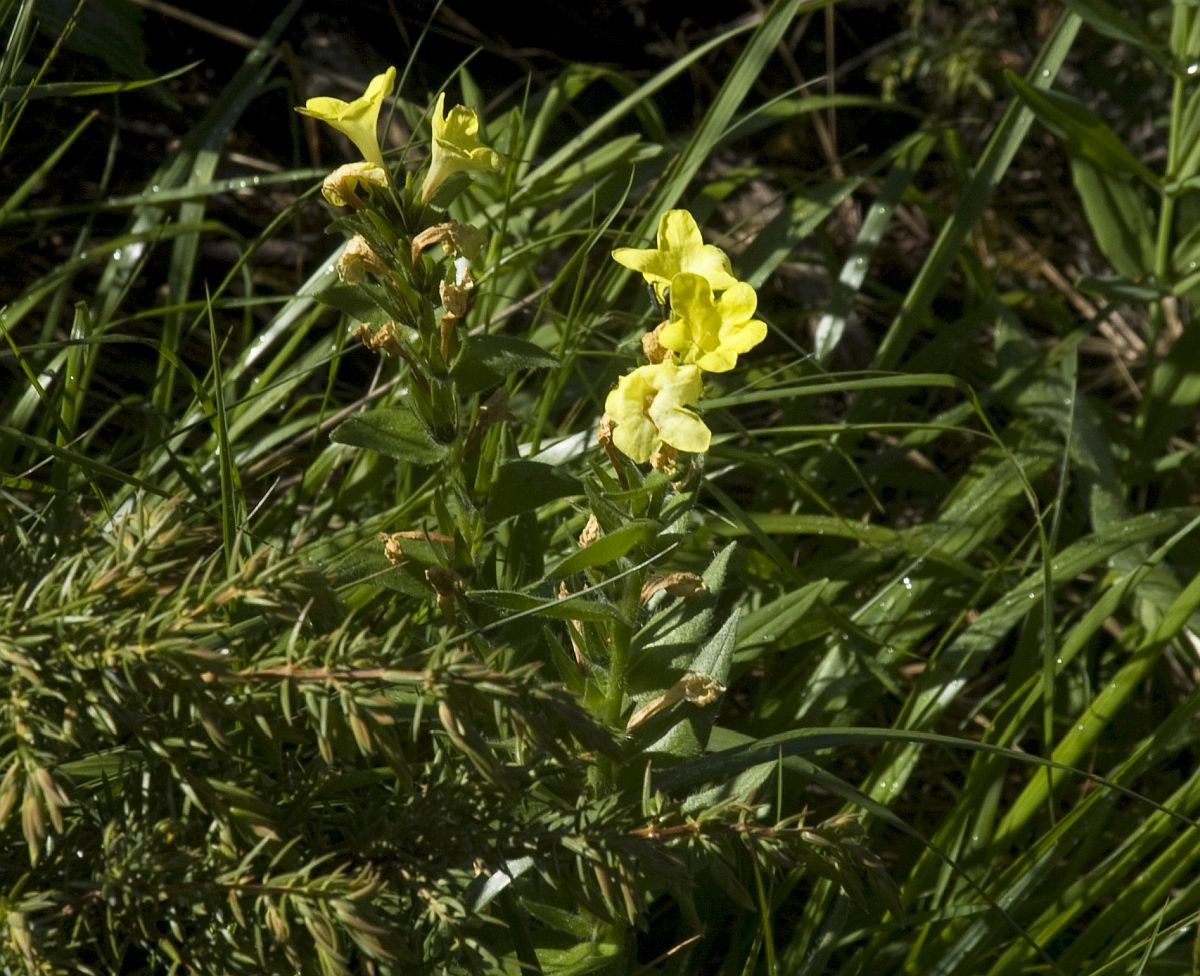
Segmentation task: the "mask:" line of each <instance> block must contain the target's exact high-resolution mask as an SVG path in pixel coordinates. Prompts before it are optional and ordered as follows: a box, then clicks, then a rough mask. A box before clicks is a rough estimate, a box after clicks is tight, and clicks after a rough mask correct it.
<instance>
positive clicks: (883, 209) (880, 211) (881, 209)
mask: <svg viewBox="0 0 1200 976" xmlns="http://www.w3.org/2000/svg"><path fill="white" fill-rule="evenodd" d="M875 212H876V213H877V214H879V216H880V217H886V216H887V212H888V208H887V207H885V206H883V205H882V204H880V205H879V206H878V207H876V208H875Z"/></svg>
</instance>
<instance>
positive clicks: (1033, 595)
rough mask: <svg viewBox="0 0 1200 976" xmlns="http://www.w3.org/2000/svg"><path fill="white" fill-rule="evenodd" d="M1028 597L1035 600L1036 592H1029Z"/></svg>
mask: <svg viewBox="0 0 1200 976" xmlns="http://www.w3.org/2000/svg"><path fill="white" fill-rule="evenodd" d="M1029 599H1031V600H1036V599H1037V594H1036V593H1030V594H1029Z"/></svg>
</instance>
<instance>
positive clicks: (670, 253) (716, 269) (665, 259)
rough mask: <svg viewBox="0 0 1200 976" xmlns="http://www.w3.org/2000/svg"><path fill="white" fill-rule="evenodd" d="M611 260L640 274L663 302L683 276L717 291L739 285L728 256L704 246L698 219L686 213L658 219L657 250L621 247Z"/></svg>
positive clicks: (718, 249) (712, 247) (710, 245)
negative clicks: (701, 280) (695, 278)
mask: <svg viewBox="0 0 1200 976" xmlns="http://www.w3.org/2000/svg"><path fill="white" fill-rule="evenodd" d="M612 257H613V260H614V261H616V262H617V263H618V264H620V265H623V266H624V267H626V268H629V269H630V270H631V271H638V272H640V273H641V275H642V276H643V277H644V278H645V279H646V280H647V281H648V282H650V284H652V285H653V286H654V290H655V292H656V293H657V294H658V297H659V300H660V301H661V300H662V299H663V298H664V297H665V295H666V291H667V288H669V287H670V285H671V279H672V278H674V277H675V276H676V275H677V274H679V273H680V272H688V273H690V274H697V275H700V276H701V277H702V278H704V279H705V280H706V281H707V282H708V284H709V286H710V287H711V288H713V289H716V290H718V291H720V290H722V289H724V288H729V287H731V286H733V285H735V284H736V283H737V279H736V278H734V276H733V274H732V272H731V270H730V265H729V258H728V257H726V255H725V252H724V251H722V250H721V249H720V248H719V247H715V246H714V245H712V244H705V243H704V239H703V237H702V236H701V234H700V228H699V226H698V225H697V224H696V218H695V217H693V216H692V215H691V214H690V213H689V212H688V211H686V210H668V211H667V212H666V213H665V214H663V215H662V216H661V217H660V218H659V221H658V247H657V248H634V247H619V248H617V249H616V250H614V251H613V252H612Z"/></svg>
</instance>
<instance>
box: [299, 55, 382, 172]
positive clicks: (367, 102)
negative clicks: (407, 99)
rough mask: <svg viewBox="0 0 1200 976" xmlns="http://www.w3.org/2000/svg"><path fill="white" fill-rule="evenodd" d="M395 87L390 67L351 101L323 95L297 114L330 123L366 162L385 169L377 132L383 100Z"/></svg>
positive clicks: (309, 102)
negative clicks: (352, 144) (355, 148)
mask: <svg viewBox="0 0 1200 976" xmlns="http://www.w3.org/2000/svg"><path fill="white" fill-rule="evenodd" d="M395 84H396V69H395V68H388V69H387V71H385V72H384V73H383V74H381V75H376V76H375V77H374V78H372V79H371V83H370V84H369V85H367V90H366V91H365V92H363V94H362V95H361V96H360V97H359V98H356V99H355V100H354V101H352V102H343V101H342V100H341V99H340V98H326V97H324V96H322V97H320V98H310V99H309V100H308V101H307V102H305V103H304V107H303V108H298V109H296V111H297V112H299V113H300V114H301V115H308V116H310V117H312V118H314V119H320V120H321V121H322V122H327V123H328V124H329V125H331V126H333V127H334V128H335V129H337V130H338V132H340V133H342V135H344V136H346V138H348V139H349V140H350V141H351V142H352V143H354V145H356V146H357V147H358V151H359V152H360V153H362V154H363V159H365V160H366V161H367V162H369V163H374V164H375V165H376V166H383V151H382V150H381V149H380V148H379V135H378V133H377V132H376V129H377V127H378V122H379V109H380V108H381V107H382V106H383V100H384V99H385V98H387V97H388V95H390V94H391V93H392V88H393V87H395Z"/></svg>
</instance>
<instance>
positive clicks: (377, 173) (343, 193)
mask: <svg viewBox="0 0 1200 976" xmlns="http://www.w3.org/2000/svg"><path fill="white" fill-rule="evenodd" d="M360 184H366V185H370V186H378V187H381V188H385V189H386V187H387V185H388V177H387V170H385V169H384V168H383V167H382V166H377V165H376V164H375V163H368V162H367V161H366V160H363V161H362V162H360V163H346V164H345V165H344V166H339V167H338V168H337V169H335V170H334V171H333V172H332V173H330V174H329V175H328V176H326V177H325V182H324V183H323V184H321V195H322V196H323V197H324V198H325V199H326V200H328V201H329V202H330V203H332V204H333V205H334V206H335V207H353V208H354V209H355V210H361V209H362V208H363V207H364V206H366V204H365V203H363V200H362V198H361V197H360V196H359V195H358V194H357V193H356V192H355V191H356V190H357V189H358V187H359V185H360Z"/></svg>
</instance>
